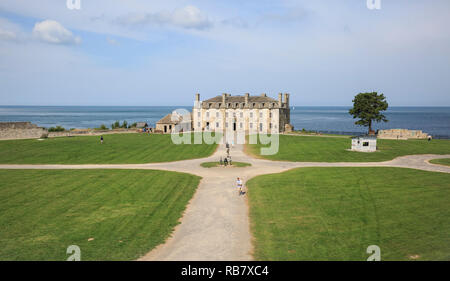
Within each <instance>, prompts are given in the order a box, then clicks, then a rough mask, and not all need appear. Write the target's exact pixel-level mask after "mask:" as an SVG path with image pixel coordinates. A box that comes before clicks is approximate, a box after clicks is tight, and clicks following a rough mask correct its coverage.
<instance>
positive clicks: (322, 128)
mask: <svg viewBox="0 0 450 281" xmlns="http://www.w3.org/2000/svg"><path fill="white" fill-rule="evenodd" d="M177 108H184V109H187V110H189V111H192V107H171V106H0V122H6V121H30V122H32V123H35V124H37V125H38V126H42V127H52V126H57V125H60V126H63V127H64V128H66V129H69V128H96V127H99V126H100V125H102V124H105V125H106V126H108V127H110V126H111V124H112V123H114V122H115V121H116V120H120V121H121V122H122V121H123V120H127V122H128V124H131V123H133V122H139V121H144V122H147V123H148V124H149V125H150V126H152V127H154V126H155V123H156V122H157V121H158V120H159V119H161V118H162V117H164V116H165V115H166V114H167V113H170V112H171V111H173V110H175V109H177ZM348 110H349V107H340V106H295V107H291V124H292V125H293V126H294V128H295V129H296V130H301V129H302V128H305V129H306V130H314V131H319V132H326V133H342V134H359V133H364V132H366V129H365V128H363V127H360V126H356V125H355V124H354V121H355V120H353V118H352V117H351V116H350V115H349V114H348ZM385 115H386V117H387V118H388V119H389V122H388V123H378V124H375V125H374V129H395V128H402V129H415V130H423V131H424V132H426V133H428V134H431V135H433V136H434V137H436V138H450V107H390V108H389V110H387V112H386V114H385Z"/></svg>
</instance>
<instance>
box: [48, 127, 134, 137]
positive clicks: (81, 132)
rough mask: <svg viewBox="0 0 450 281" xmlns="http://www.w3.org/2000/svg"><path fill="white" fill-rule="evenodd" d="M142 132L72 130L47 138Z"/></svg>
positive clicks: (129, 130)
mask: <svg viewBox="0 0 450 281" xmlns="http://www.w3.org/2000/svg"><path fill="white" fill-rule="evenodd" d="M139 132H142V130H139V129H127V130H87V129H86V130H81V129H77V130H72V131H64V132H49V133H48V137H49V138H55V137H74V136H100V135H111V134H133V133H139Z"/></svg>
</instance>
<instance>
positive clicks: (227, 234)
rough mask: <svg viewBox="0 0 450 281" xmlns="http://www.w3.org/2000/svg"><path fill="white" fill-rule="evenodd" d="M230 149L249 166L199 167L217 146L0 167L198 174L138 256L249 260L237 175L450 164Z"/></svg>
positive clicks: (440, 169)
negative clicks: (163, 157) (303, 158)
mask: <svg viewBox="0 0 450 281" xmlns="http://www.w3.org/2000/svg"><path fill="white" fill-rule="evenodd" d="M230 154H231V155H232V159H233V161H239V162H248V163H251V164H252V166H251V167H244V168H234V167H217V168H203V167H201V166H200V164H201V163H203V162H210V161H218V159H219V157H221V156H222V157H224V156H225V155H226V153H225V146H224V145H220V146H219V148H218V150H217V151H216V152H215V153H214V155H213V156H210V157H207V158H203V159H194V160H185V161H177V162H169V163H151V164H111V165H109V164H99V165H97V164H96V165H90V164H89V165H0V169H156V170H169V171H177V172H185V173H190V174H195V175H198V176H201V177H202V180H201V182H200V185H199V187H198V189H197V192H196V193H195V195H194V197H193V198H192V199H191V201H190V203H189V204H188V206H187V208H186V211H185V214H184V215H183V218H182V223H181V224H179V225H178V226H177V227H176V229H175V231H174V232H173V234H172V236H171V237H170V238H169V239H168V240H167V241H166V243H164V244H162V245H160V246H158V247H156V248H155V249H154V250H152V251H151V252H149V253H148V254H146V255H145V256H143V257H141V258H140V260H251V259H252V244H251V240H252V238H251V235H250V228H249V218H248V205H247V198H246V196H245V195H242V196H239V195H238V192H237V189H236V178H237V177H240V178H242V180H243V182H244V184H245V182H246V181H247V180H248V179H250V178H252V177H255V176H258V175H262V174H270V173H280V172H283V171H286V170H289V169H292V168H298V167H403V168H413V169H420V170H426V171H435V172H444V173H450V167H447V166H441V165H435V164H430V163H429V162H428V161H429V160H431V159H436V158H450V155H410V156H403V157H398V158H396V159H394V160H391V161H385V162H365V163H350V162H340V163H325V162H283V161H269V160H263V159H255V158H251V157H249V156H248V155H246V154H244V152H243V145H235V146H234V147H233V148H231V151H230Z"/></svg>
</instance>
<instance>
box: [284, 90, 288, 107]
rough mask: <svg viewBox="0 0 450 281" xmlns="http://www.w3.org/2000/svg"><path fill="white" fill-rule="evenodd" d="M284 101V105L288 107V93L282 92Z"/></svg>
mask: <svg viewBox="0 0 450 281" xmlns="http://www.w3.org/2000/svg"><path fill="white" fill-rule="evenodd" d="M284 102H285V103H286V107H287V108H289V94H288V93H284Z"/></svg>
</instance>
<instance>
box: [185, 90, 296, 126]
mask: <svg viewBox="0 0 450 281" xmlns="http://www.w3.org/2000/svg"><path fill="white" fill-rule="evenodd" d="M192 117H193V120H192V123H193V129H194V131H224V130H225V131H234V132H244V133H245V134H248V133H282V132H285V130H286V129H289V130H290V129H292V126H291V125H290V124H289V123H290V109H289V94H284V100H283V94H281V93H280V94H278V100H275V99H273V98H271V97H268V96H267V95H266V94H261V95H259V96H250V94H248V93H247V94H245V95H243V96H231V95H230V94H226V93H224V94H222V95H221V96H216V97H214V98H210V99H207V100H204V101H200V94H196V95H195V104H194V108H193V110H192Z"/></svg>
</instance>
